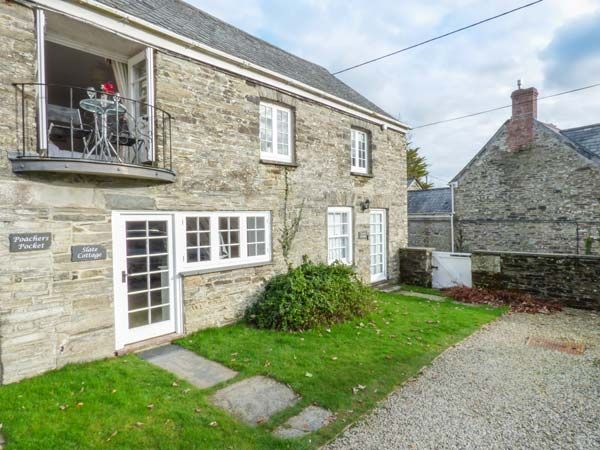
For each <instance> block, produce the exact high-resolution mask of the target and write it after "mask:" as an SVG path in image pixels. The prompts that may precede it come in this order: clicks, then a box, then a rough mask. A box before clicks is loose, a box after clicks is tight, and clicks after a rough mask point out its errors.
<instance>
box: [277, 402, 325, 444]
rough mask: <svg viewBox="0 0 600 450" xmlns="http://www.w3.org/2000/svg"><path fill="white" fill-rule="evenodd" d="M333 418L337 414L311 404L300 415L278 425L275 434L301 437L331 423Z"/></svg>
mask: <svg viewBox="0 0 600 450" xmlns="http://www.w3.org/2000/svg"><path fill="white" fill-rule="evenodd" d="M333 420H335V416H334V414H333V413H332V412H331V411H329V410H327V409H324V408H320V407H318V406H312V405H311V406H307V407H306V408H304V409H303V410H302V411H300V413H299V414H298V415H296V416H294V417H290V418H289V419H288V420H287V422H285V423H284V424H283V425H281V426H280V427H277V428H276V429H275V431H273V434H275V436H278V437H280V438H284V439H289V438H296V437H301V436H304V435H306V434H308V433H313V432H315V431H317V430H319V429H320V428H323V427H324V426H327V425H329V424H330V423H331V422H333Z"/></svg>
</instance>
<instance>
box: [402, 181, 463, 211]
mask: <svg viewBox="0 0 600 450" xmlns="http://www.w3.org/2000/svg"><path fill="white" fill-rule="evenodd" d="M451 196H452V193H451V192H450V188H449V187H446V188H434V189H424V190H421V191H408V214H436V213H437V214H440V213H450V212H452V197H451Z"/></svg>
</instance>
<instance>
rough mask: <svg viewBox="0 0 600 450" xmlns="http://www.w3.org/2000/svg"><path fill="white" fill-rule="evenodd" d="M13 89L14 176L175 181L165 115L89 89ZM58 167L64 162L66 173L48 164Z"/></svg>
mask: <svg viewBox="0 0 600 450" xmlns="http://www.w3.org/2000/svg"><path fill="white" fill-rule="evenodd" d="M13 85H14V86H15V103H16V111H15V116H16V117H15V118H16V125H17V126H16V129H17V142H18V148H17V155H16V158H14V159H13V170H14V171H15V172H23V171H28V170H29V171H61V172H86V173H91V174H96V175H110V174H113V175H115V176H130V177H137V178H152V179H159V180H162V181H173V180H174V173H173V165H172V147H171V115H170V114H169V113H168V112H166V111H164V110H162V109H161V108H157V107H155V106H153V105H149V104H147V103H144V102H140V101H137V100H134V99H130V98H124V97H122V96H120V95H119V94H108V93H105V92H102V91H97V90H96V89H94V88H87V89H85V88H78V87H73V86H64V85H56V84H39V83H14V84H13ZM57 161H59V162H66V161H68V162H69V164H68V165H67V166H65V167H67V168H69V169H70V170H64V167H63V166H59V165H57V164H53V163H56V162H57ZM59 168H60V170H57V169H59ZM148 171H154V173H153V174H152V173H149V172H148Z"/></svg>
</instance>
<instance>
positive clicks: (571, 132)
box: [560, 123, 600, 158]
mask: <svg viewBox="0 0 600 450" xmlns="http://www.w3.org/2000/svg"><path fill="white" fill-rule="evenodd" d="M560 132H561V134H563V135H564V136H566V137H568V138H569V139H570V140H572V141H573V142H575V143H576V144H578V145H580V146H581V147H583V148H584V149H585V150H587V151H588V152H590V153H593V154H594V155H596V156H597V157H598V158H600V123H597V124H594V125H587V126H583V127H577V128H569V129H566V130H561V131H560Z"/></svg>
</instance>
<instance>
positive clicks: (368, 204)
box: [360, 199, 371, 212]
mask: <svg viewBox="0 0 600 450" xmlns="http://www.w3.org/2000/svg"><path fill="white" fill-rule="evenodd" d="M370 207H371V201H370V200H369V199H366V200H365V201H363V202H361V203H360V210H361V211H362V212H365V211H366V210H367V209H369V208H370Z"/></svg>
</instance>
